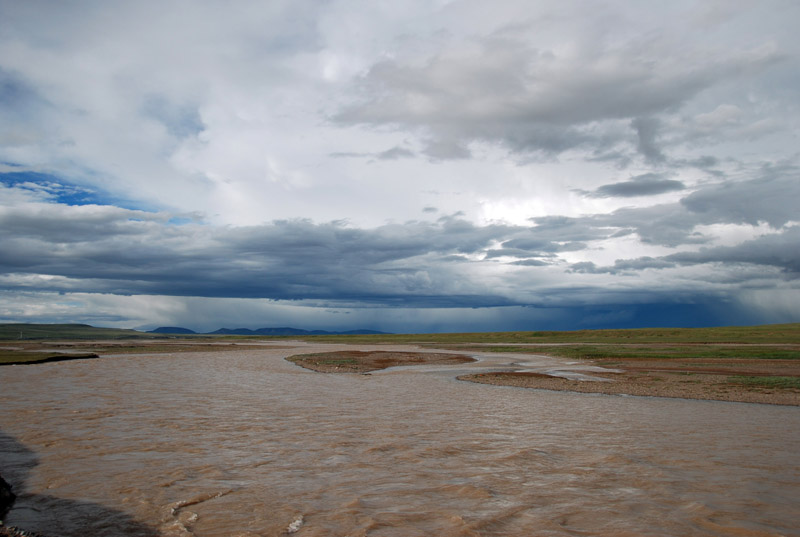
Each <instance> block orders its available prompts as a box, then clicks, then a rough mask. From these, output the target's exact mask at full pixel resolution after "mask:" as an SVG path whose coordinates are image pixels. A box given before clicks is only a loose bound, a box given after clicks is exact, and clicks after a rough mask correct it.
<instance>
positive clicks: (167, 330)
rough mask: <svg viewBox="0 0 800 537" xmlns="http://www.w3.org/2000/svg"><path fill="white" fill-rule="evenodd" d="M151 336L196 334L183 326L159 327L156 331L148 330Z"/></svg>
mask: <svg viewBox="0 0 800 537" xmlns="http://www.w3.org/2000/svg"><path fill="white" fill-rule="evenodd" d="M147 332H148V333H150V334H196V333H197V332H195V331H194V330H189V329H188V328H183V327H181V326H159V327H158V328H156V329H155V330H148V331H147Z"/></svg>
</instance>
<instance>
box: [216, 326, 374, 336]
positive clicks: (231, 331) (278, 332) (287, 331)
mask: <svg viewBox="0 0 800 537" xmlns="http://www.w3.org/2000/svg"><path fill="white" fill-rule="evenodd" d="M207 333H208V334H215V335H235V336H338V335H346V334H350V335H362V334H386V332H379V331H377V330H348V331H346V332H328V331H327V330H303V329H302V328H292V327H289V326H282V327H278V328H257V329H255V330H251V329H249V328H220V329H219V330H215V331H213V332H207Z"/></svg>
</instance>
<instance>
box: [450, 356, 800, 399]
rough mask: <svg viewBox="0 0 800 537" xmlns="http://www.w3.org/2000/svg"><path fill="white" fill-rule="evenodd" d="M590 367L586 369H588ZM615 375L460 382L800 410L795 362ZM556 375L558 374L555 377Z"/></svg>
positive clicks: (655, 366)
mask: <svg viewBox="0 0 800 537" xmlns="http://www.w3.org/2000/svg"><path fill="white" fill-rule="evenodd" d="M587 365H588V364H587ZM603 365H604V366H606V367H613V368H614V372H611V371H609V372H594V371H593V372H591V377H594V378H595V379H596V380H574V379H567V378H561V377H558V376H553V374H544V373H536V372H524V371H499V372H487V373H477V374H472V375H462V376H460V377H458V378H459V380H465V381H469V382H477V383H480V384H492V385H499V386H514V387H519V388H533V389H540V390H555V391H570V392H581V393H603V394H608V395H638V396H649V397H677V398H684V399H701V400H713V401H735V402H741V403H766V404H773V405H793V406H800V363H798V362H797V361H796V360H729V359H724V360H723V359H720V360H708V359H706V360H703V362H702V363H700V362H698V363H692V362H689V363H686V362H678V363H676V362H675V361H670V360H617V361H615V362H614V363H613V365H610V366H609V364H603ZM554 373H555V374H558V372H554Z"/></svg>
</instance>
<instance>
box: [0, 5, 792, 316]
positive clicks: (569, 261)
mask: <svg viewBox="0 0 800 537" xmlns="http://www.w3.org/2000/svg"><path fill="white" fill-rule="evenodd" d="M799 20H800V3H798V2H796V1H795V0H754V1H750V0H701V1H697V0H692V1H682V0H676V1H674V2H660V3H653V2H639V1H623V0H608V1H601V0H558V1H550V0H539V1H531V0H495V1H493V2H491V4H488V3H487V2H484V1H477V0H453V1H445V0H424V1H423V0H408V1H404V2H383V1H374V0H291V1H288V0H287V1H283V0H270V1H268V2H264V1H254V2H247V1H224V2H223V1H209V0H191V1H190V0H167V1H163V0H158V1H154V0H142V1H138V2H121V1H107V0H81V1H61V0H59V1H46V0H30V1H24V2H20V1H17V0H0V232H1V233H0V322H37V323H38V322H45V323H47V322H81V323H88V324H92V325H95V326H108V327H122V328H140V329H149V328H154V327H157V326H184V327H187V328H191V329H194V330H197V331H209V330H215V329H217V328H220V327H228V328H236V327H248V328H259V327H268V326H294V327H298V328H305V329H323V330H349V329H373V330H382V331H387V332H443V331H447V332H463V331H510V330H571V329H583V328H615V327H642V326H714V325H740V324H765V323H782V322H798V321H800V201H799V200H800V168H798V165H800V143H798V142H799V140H798V132H800V129H799V128H798V127H800V34H799V33H798V32H797V28H796V26H797V24H796V22H797V21H799Z"/></svg>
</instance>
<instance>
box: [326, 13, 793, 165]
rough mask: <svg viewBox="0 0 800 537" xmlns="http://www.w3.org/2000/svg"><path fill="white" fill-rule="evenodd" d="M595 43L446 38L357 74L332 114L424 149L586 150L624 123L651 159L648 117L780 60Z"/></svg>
mask: <svg viewBox="0 0 800 537" xmlns="http://www.w3.org/2000/svg"><path fill="white" fill-rule="evenodd" d="M529 30H530V31H531V32H533V31H534V30H533V28H530V29H529ZM520 33H522V32H520ZM596 45H597V47H599V48H595V49H590V48H588V47H587V48H585V49H579V50H573V51H570V53H565V52H561V51H558V50H554V49H547V48H538V47H536V46H534V45H532V44H530V43H529V42H527V41H526V40H525V39H524V38H522V37H519V36H516V35H515V36H508V35H503V34H500V33H497V34H490V35H487V36H485V37H481V38H472V39H469V40H466V41H458V42H453V43H450V44H449V46H448V47H446V48H443V49H441V50H439V51H437V52H436V53H434V54H433V55H431V56H430V57H428V58H427V59H426V60H424V61H422V62H419V61H418V62H416V63H410V62H408V63H404V62H402V61H399V60H395V59H387V60H384V61H382V62H379V63H377V64H375V65H373V66H372V67H371V68H370V70H369V71H368V72H367V73H366V74H365V75H364V77H363V79H362V81H361V84H360V86H361V99H360V101H358V102H356V103H354V104H352V105H349V106H347V107H345V108H344V109H343V110H341V111H340V112H339V113H338V114H336V115H335V116H334V119H335V120H336V121H337V122H339V123H340V124H363V125H372V126H380V125H395V126H397V127H399V128H403V129H409V130H412V131H417V132H423V133H426V135H427V136H429V137H430V138H429V142H428V143H429V145H430V147H431V149H430V151H435V149H434V148H437V147H440V146H442V145H446V146H451V147H458V146H460V147H465V146H466V145H468V144H469V143H471V142H474V141H486V142H496V143H501V144H503V145H504V146H506V147H507V148H509V149H510V150H512V151H514V152H522V153H524V152H537V151H540V152H545V153H561V152H563V151H566V150H569V149H573V148H577V147H581V146H586V147H587V148H589V149H590V150H594V149H596V148H598V147H601V146H603V145H604V144H605V143H607V141H606V140H605V137H607V136H614V134H613V132H614V128H615V124H614V122H616V121H620V120H628V121H630V124H631V126H632V127H633V129H634V130H635V131H636V134H637V143H636V146H637V149H638V151H639V152H641V153H642V154H643V155H644V156H645V158H646V160H647V161H648V162H651V163H658V162H662V161H664V159H665V156H664V155H663V153H662V152H661V150H660V149H659V148H658V147H657V137H658V134H659V130H660V129H659V126H660V122H659V120H658V119H657V118H655V117H654V116H655V115H656V114H660V113H665V112H673V111H675V110H676V109H678V108H680V107H681V106H682V105H683V104H684V103H686V102H687V101H688V100H690V99H692V98H693V97H695V96H696V95H697V94H698V93H700V92H701V91H703V90H705V89H707V88H710V87H713V86H715V85H717V84H722V83H726V82H728V81H731V80H735V79H737V78H740V77H745V76H752V74H754V73H758V72H760V71H761V70H763V69H766V68H767V67H769V66H770V65H772V64H774V63H775V62H776V61H778V60H779V59H780V57H781V56H780V54H779V53H778V52H777V51H775V50H772V49H770V48H768V47H767V48H762V49H756V50H741V49H740V50H730V51H728V52H727V53H725V54H720V52H719V51H713V53H712V51H710V50H699V51H697V50H695V51H692V53H691V54H689V53H688V51H687V53H685V54H684V53H680V54H679V55H676V54H675V53H674V52H675V51H674V48H673V49H672V50H671V53H670V54H664V53H665V52H666V51H667V50H670V47H672V43H669V41H668V40H666V39H665V38H662V39H652V40H636V39H634V40H631V41H628V42H625V43H622V44H616V45H615V47H614V48H613V49H611V48H610V47H609V46H608V45H604V44H602V43H596ZM451 153H452V152H449V153H445V154H451ZM455 154H456V155H464V156H465V155H466V152H465V151H459V152H456V153H455Z"/></svg>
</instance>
